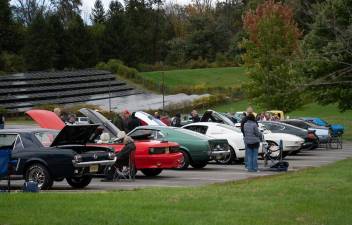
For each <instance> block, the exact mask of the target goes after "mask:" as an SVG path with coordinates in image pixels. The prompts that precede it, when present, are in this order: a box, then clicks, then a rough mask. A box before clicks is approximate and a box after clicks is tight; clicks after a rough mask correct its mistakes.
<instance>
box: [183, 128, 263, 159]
mask: <svg viewBox="0 0 352 225" xmlns="http://www.w3.org/2000/svg"><path fill="white" fill-rule="evenodd" d="M182 128H184V129H187V130H192V131H195V132H198V133H201V134H204V135H207V136H209V137H212V138H225V139H226V140H227V141H228V143H229V145H230V154H229V155H228V156H227V157H225V158H223V159H218V160H217V161H218V162H219V163H222V164H230V163H232V162H233V161H241V160H242V159H244V156H245V146H244V142H243V135H242V133H241V131H240V130H239V129H237V128H235V127H233V126H229V125H226V124H221V123H212V122H198V123H191V124H188V125H185V126H183V127H182ZM260 149H261V148H260Z"/></svg>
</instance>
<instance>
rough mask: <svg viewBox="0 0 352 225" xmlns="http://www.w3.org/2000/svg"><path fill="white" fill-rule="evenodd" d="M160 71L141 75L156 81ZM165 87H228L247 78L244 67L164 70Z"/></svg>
mask: <svg viewBox="0 0 352 225" xmlns="http://www.w3.org/2000/svg"><path fill="white" fill-rule="evenodd" d="M162 73H163V72H161V71H156V72H144V73H141V74H142V76H143V77H144V78H145V79H147V80H152V81H154V82H156V83H159V82H161V81H162ZM164 74H165V75H164V79H165V85H166V87H171V88H176V87H179V86H205V87H230V86H240V85H241V84H242V83H243V82H244V81H246V80H247V76H245V75H244V74H245V68H244V67H224V68H206V69H185V70H170V71H165V72H164Z"/></svg>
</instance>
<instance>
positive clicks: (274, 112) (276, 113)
mask: <svg viewBox="0 0 352 225" xmlns="http://www.w3.org/2000/svg"><path fill="white" fill-rule="evenodd" d="M266 112H267V113H269V114H270V115H277V116H278V117H279V119H280V120H284V119H285V115H284V112H283V111H281V110H270V111H266Z"/></svg>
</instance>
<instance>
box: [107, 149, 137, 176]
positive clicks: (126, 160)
mask: <svg viewBox="0 0 352 225" xmlns="http://www.w3.org/2000/svg"><path fill="white" fill-rule="evenodd" d="M135 152H136V148H135V146H134V144H133V143H130V144H128V146H127V145H126V146H125V147H124V148H123V149H122V150H121V152H119V153H117V154H116V162H115V164H114V165H112V166H110V167H109V168H108V170H107V171H106V176H107V177H108V178H109V179H110V180H113V181H120V180H122V179H124V180H130V181H134V179H135V174H136V169H135V168H136V167H135Z"/></svg>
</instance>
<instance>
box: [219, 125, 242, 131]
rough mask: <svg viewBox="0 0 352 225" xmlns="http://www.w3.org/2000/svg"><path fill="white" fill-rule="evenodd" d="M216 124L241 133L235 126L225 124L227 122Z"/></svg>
mask: <svg viewBox="0 0 352 225" xmlns="http://www.w3.org/2000/svg"><path fill="white" fill-rule="evenodd" d="M217 126H219V127H223V128H226V129H229V130H232V131H235V132H236V133H242V132H241V130H240V129H238V128H237V127H234V126H230V125H227V124H222V123H219V124H217Z"/></svg>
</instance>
